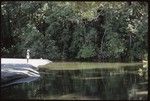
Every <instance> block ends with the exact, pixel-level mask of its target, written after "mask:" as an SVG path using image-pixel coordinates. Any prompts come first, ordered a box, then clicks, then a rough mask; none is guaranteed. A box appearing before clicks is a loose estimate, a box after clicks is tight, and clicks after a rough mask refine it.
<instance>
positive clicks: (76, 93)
mask: <svg viewBox="0 0 150 101" xmlns="http://www.w3.org/2000/svg"><path fill="white" fill-rule="evenodd" d="M78 66H80V65H78ZM141 67H142V65H137V66H120V68H94V69H91V68H90V69H77V70H68V69H66V70H55V69H54V70H50V69H47V68H41V69H40V70H39V71H40V75H41V78H40V79H38V80H36V81H34V82H30V83H24V84H17V85H12V86H9V87H4V88H1V98H2V99H52V100H53V99H63V100H68V99H71V100H85V99H86V100H132V99H134V100H145V99H147V91H148V85H147V82H148V80H147V77H146V72H143V75H139V73H138V69H139V68H141Z"/></svg>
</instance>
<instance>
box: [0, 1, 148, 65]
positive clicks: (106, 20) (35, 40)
mask: <svg viewBox="0 0 150 101" xmlns="http://www.w3.org/2000/svg"><path fill="white" fill-rule="evenodd" d="M147 37H148V3H147V2H98V1H97V2H87V1H86V2H83V1H82V2H81V1H80V2H75V1H74V2H73V1H72V2H49V1H7V2H1V57H15V58H25V56H26V50H27V49H30V51H31V58H45V59H50V60H69V61H71V60H72V61H77V60H79V61H81V60H82V61H101V62H105V61H107V62H114V61H119V62H131V61H141V60H142V59H143V58H145V57H146V56H145V55H147V50H148V41H147V40H148V38H147Z"/></svg>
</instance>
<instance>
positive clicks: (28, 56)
mask: <svg viewBox="0 0 150 101" xmlns="http://www.w3.org/2000/svg"><path fill="white" fill-rule="evenodd" d="M26 58H27V63H28V62H29V58H30V50H29V49H27V55H26Z"/></svg>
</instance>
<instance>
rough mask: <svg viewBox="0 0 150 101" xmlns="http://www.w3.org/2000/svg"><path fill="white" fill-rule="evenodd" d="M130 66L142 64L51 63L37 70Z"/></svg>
mask: <svg viewBox="0 0 150 101" xmlns="http://www.w3.org/2000/svg"><path fill="white" fill-rule="evenodd" d="M131 66H142V63H99V62H53V63H50V64H46V65H43V66H39V68H41V69H44V68H46V69H49V70H80V69H96V68H120V67H131Z"/></svg>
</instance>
